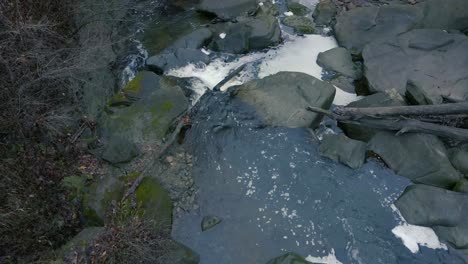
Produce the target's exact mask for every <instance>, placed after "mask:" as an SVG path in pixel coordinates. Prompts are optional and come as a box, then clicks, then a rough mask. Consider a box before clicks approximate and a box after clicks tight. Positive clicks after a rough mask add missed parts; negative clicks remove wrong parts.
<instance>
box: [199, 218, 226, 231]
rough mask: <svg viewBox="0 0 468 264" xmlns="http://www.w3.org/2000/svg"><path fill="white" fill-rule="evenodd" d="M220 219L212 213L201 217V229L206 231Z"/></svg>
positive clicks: (219, 221)
mask: <svg viewBox="0 0 468 264" xmlns="http://www.w3.org/2000/svg"><path fill="white" fill-rule="evenodd" d="M221 221H222V219H221V218H219V217H217V216H214V215H212V216H205V217H203V220H202V222H201V228H202V231H206V230H208V229H210V228H213V227H214V226H216V225H218V224H219V223H221Z"/></svg>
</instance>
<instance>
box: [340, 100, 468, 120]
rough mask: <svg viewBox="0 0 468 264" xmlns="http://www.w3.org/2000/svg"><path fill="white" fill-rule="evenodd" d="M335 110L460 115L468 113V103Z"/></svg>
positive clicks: (366, 113)
mask: <svg viewBox="0 0 468 264" xmlns="http://www.w3.org/2000/svg"><path fill="white" fill-rule="evenodd" d="M334 112H335V113H336V114H338V115H354V116H372V117H382V116H398V115H458V114H468V103H466V102H464V103H453V104H440V105H410V106H384V107H337V108H336V109H335V111H334Z"/></svg>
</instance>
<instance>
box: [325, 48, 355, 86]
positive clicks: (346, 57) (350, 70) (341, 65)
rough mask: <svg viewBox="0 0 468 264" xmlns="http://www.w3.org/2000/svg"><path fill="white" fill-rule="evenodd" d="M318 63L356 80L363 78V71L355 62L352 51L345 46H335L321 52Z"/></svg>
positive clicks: (326, 68)
mask: <svg viewBox="0 0 468 264" xmlns="http://www.w3.org/2000/svg"><path fill="white" fill-rule="evenodd" d="M317 64H318V65H320V66H321V67H323V68H324V69H325V70H329V71H335V72H337V73H340V74H342V75H344V76H347V77H350V78H352V79H354V80H358V79H361V77H362V71H361V69H359V67H357V66H356V64H354V62H353V59H352V57H351V53H350V52H349V51H348V50H347V49H345V48H333V49H331V50H327V51H324V52H320V53H319V55H318V56H317Z"/></svg>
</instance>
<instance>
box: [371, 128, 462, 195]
mask: <svg viewBox="0 0 468 264" xmlns="http://www.w3.org/2000/svg"><path fill="white" fill-rule="evenodd" d="M368 149H369V150H370V151H372V152H374V153H375V154H377V155H378V156H379V157H381V158H382V159H383V160H384V162H385V163H386V164H387V165H388V166H389V167H390V168H391V169H393V170H394V171H395V172H396V173H397V174H399V175H401V176H404V177H408V178H409V179H411V180H412V181H414V182H416V183H423V184H427V185H432V186H438V187H442V188H448V189H450V188H452V187H453V186H454V185H455V184H456V183H457V182H458V180H459V179H460V174H459V172H458V171H457V170H455V168H453V166H452V164H451V163H450V161H449V159H448V154H447V150H446V148H445V146H444V144H443V143H442V141H440V139H438V138H437V137H436V136H433V135H429V134H416V133H410V134H405V135H400V136H395V135H394V134H393V133H392V132H379V133H377V134H376V135H375V136H374V137H373V138H372V139H371V141H370V142H369V145H368ZM423 153H424V154H423Z"/></svg>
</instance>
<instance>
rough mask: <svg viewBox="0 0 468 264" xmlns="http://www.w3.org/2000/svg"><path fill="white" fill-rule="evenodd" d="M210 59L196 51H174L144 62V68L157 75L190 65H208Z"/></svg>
mask: <svg viewBox="0 0 468 264" xmlns="http://www.w3.org/2000/svg"><path fill="white" fill-rule="evenodd" d="M209 62H210V57H209V56H208V55H206V54H205V53H203V52H202V51H201V50H198V49H176V50H175V51H174V52H173V53H163V54H159V55H156V56H152V57H150V58H148V59H147V60H146V66H147V67H148V68H149V69H150V70H152V71H153V72H155V73H157V74H163V73H165V72H167V71H169V70H171V69H175V68H180V67H183V66H186V65H188V64H190V63H204V64H208V63H209Z"/></svg>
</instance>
